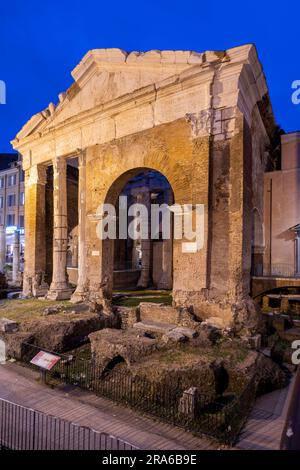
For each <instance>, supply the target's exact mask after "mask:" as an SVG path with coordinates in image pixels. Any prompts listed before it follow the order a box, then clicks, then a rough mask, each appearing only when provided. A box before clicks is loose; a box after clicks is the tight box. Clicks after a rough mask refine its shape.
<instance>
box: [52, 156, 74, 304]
mask: <svg viewBox="0 0 300 470" xmlns="http://www.w3.org/2000/svg"><path fill="white" fill-rule="evenodd" d="M53 215H54V220H53V222H54V223H53V273H52V282H51V286H50V289H49V292H48V294H47V298H48V299H51V300H66V299H69V298H70V297H71V293H72V290H71V289H70V287H69V285H68V282H67V247H68V219H67V162H66V160H65V159H64V158H62V157H56V158H55V159H54V160H53Z"/></svg>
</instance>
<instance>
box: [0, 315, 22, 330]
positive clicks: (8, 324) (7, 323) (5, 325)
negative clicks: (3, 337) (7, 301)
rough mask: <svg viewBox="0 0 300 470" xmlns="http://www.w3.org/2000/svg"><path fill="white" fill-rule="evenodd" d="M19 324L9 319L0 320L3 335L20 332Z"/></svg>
mask: <svg viewBox="0 0 300 470" xmlns="http://www.w3.org/2000/svg"><path fill="white" fill-rule="evenodd" d="M18 328H19V326H18V323H17V322H15V321H13V320H9V319H8V318H0V331H3V333H13V332H15V331H18Z"/></svg>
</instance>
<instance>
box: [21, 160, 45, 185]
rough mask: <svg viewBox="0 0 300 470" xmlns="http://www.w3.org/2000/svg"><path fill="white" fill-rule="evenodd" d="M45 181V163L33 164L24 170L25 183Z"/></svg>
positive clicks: (31, 183)
mask: <svg viewBox="0 0 300 470" xmlns="http://www.w3.org/2000/svg"><path fill="white" fill-rule="evenodd" d="M46 183H47V167H46V166H45V165H33V166H31V167H30V168H29V169H28V170H25V185H26V186H31V185H34V184H43V185H45V184H46Z"/></svg>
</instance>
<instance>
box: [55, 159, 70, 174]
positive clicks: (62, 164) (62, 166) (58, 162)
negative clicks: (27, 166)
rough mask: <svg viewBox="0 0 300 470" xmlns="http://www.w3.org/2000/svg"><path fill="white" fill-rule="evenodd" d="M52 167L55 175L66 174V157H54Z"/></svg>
mask: <svg viewBox="0 0 300 470" xmlns="http://www.w3.org/2000/svg"><path fill="white" fill-rule="evenodd" d="M52 165H53V172H54V173H59V174H64V173H65V172H66V170H67V159H66V158H64V157H54V158H53V160H52Z"/></svg>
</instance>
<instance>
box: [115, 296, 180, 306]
mask: <svg viewBox="0 0 300 470" xmlns="http://www.w3.org/2000/svg"><path fill="white" fill-rule="evenodd" d="M141 302H152V303H156V304H164V305H172V296H171V295H169V296H168V295H165V296H160V297H146V298H140V297H125V296H124V297H122V298H119V299H115V300H113V304H114V305H119V306H121V307H137V306H138V305H139V304H140V303H141Z"/></svg>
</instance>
